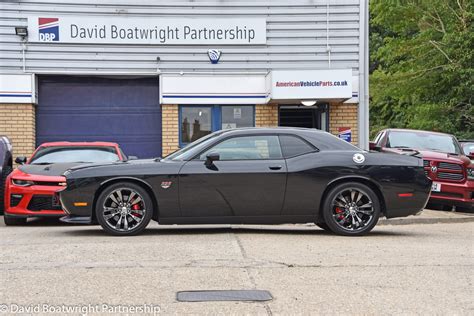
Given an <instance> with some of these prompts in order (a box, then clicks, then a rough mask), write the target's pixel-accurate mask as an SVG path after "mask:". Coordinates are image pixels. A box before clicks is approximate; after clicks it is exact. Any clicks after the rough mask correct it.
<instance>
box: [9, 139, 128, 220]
mask: <svg viewBox="0 0 474 316" xmlns="http://www.w3.org/2000/svg"><path fill="white" fill-rule="evenodd" d="M125 159H126V157H125V155H124V154H123V152H122V150H121V149H120V147H119V145H118V144H116V143H106V142H54V143H44V144H42V145H41V146H39V147H38V148H37V149H36V151H35V152H34V153H33V155H32V156H31V158H30V159H29V160H28V161H27V158H26V157H17V158H16V160H15V162H16V163H18V164H20V166H19V167H18V168H17V169H16V170H14V171H13V172H12V173H11V174H10V175H9V176H8V177H7V180H6V183H5V198H4V201H5V204H4V205H5V215H4V217H3V219H4V221H5V225H21V224H25V223H26V220H27V218H28V217H46V216H54V217H61V216H64V212H63V210H62V209H61V205H60V203H59V200H58V199H57V195H56V194H55V193H56V192H57V191H58V190H61V189H63V188H64V186H65V181H66V178H65V177H63V176H62V174H63V173H64V172H65V171H66V170H68V169H69V168H72V167H74V166H76V165H80V164H84V163H102V162H104V163H105V162H114V161H123V160H125Z"/></svg>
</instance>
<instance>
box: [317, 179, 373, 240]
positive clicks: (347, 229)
mask: <svg viewBox="0 0 474 316" xmlns="http://www.w3.org/2000/svg"><path fill="white" fill-rule="evenodd" d="M380 211H381V206H380V200H379V198H378V197H377V194H375V192H374V191H373V190H372V189H371V188H369V187H368V186H366V185H364V184H361V183H357V182H347V183H342V184H339V185H337V186H336V187H334V188H333V189H331V191H329V193H328V195H327V196H326V199H325V200H324V204H323V217H324V221H325V223H326V225H327V226H328V228H329V229H330V230H331V231H333V232H334V233H335V234H338V235H343V236H361V235H365V234H367V233H369V232H370V231H371V230H372V229H373V228H374V226H375V225H376V224H377V222H378V220H379V217H380Z"/></svg>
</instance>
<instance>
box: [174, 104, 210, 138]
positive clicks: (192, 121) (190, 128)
mask: <svg viewBox="0 0 474 316" xmlns="http://www.w3.org/2000/svg"><path fill="white" fill-rule="evenodd" d="M180 118H181V119H180V120H181V122H180V128H181V139H180V142H181V143H183V144H187V143H191V142H193V141H195V140H196V139H199V138H201V137H203V136H206V135H207V134H210V133H211V132H212V131H213V129H212V107H210V106H200V107H197V106H192V107H188V106H186V107H181V115H180Z"/></svg>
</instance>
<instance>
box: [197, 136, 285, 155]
mask: <svg viewBox="0 0 474 316" xmlns="http://www.w3.org/2000/svg"><path fill="white" fill-rule="evenodd" d="M252 136H276V138H277V139H278V145H279V146H280V152H281V143H280V137H279V134H275V133H263V134H260V133H252V134H246V135H231V136H227V137H225V138H224V139H221V140H219V141H216V142H215V143H213V144H211V145H209V146H208V147H206V148H205V149H204V150H202V151H201V152H200V153H198V154H197V155H195V156H194V157H193V158H191V159H189V160H188V161H192V160H196V161H205V160H202V159H196V158H198V157H199V156H201V155H202V154H203V153H205V152H206V151H207V150H209V149H210V148H212V147H214V146H217V145H219V144H220V143H222V142H224V141H226V140H228V139H232V138H237V137H252ZM284 159H285V157H283V152H282V153H281V157H280V158H265V159H226V160H221V161H262V160H284Z"/></svg>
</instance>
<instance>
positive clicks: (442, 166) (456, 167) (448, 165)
mask: <svg viewBox="0 0 474 316" xmlns="http://www.w3.org/2000/svg"><path fill="white" fill-rule="evenodd" d="M438 168H439V169H448V170H454V171H462V166H461V165H458V164H455V163H449V162H440V163H439V164H438Z"/></svg>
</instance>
